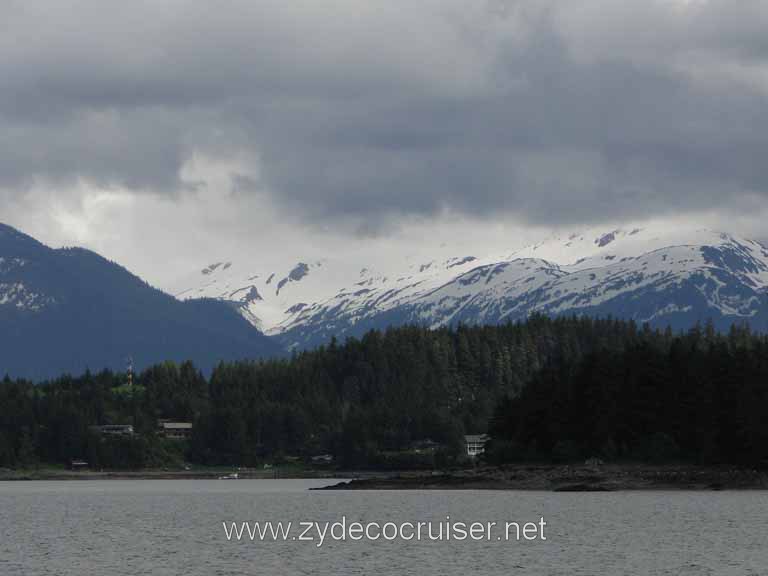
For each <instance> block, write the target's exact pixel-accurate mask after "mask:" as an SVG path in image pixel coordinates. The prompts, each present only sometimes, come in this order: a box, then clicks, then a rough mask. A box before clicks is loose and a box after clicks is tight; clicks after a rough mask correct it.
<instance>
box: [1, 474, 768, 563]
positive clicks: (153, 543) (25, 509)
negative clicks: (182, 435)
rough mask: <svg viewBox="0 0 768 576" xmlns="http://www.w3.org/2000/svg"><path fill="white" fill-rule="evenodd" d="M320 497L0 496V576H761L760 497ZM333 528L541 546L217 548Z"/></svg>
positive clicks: (292, 490)
mask: <svg viewBox="0 0 768 576" xmlns="http://www.w3.org/2000/svg"><path fill="white" fill-rule="evenodd" d="M319 484H320V483H319V482H316V481H303V480H295V481H291V480H279V481H277V480H276V481H272V480H254V481H249V480H238V481H229V482H227V481H190V480H185V481H126V482H122V481H101V482H72V481H70V482H18V483H13V482H11V483H0V575H3V576H16V575H19V576H35V575H56V576H70V575H78V576H81V575H94V576H96V575H98V576H106V575H109V576H122V575H131V576H134V575H138V574H146V575H158V576H159V575H168V576H170V575H173V576H178V575H185V576H197V575H205V576H208V575H217V574H220V575H227V576H229V575H235V574H248V575H251V574H267V575H283V574H343V575H347V574H393V575H394V574H397V575H404V574H419V575H427V574H440V575H452V574H457V575H458V574H462V575H463V574H504V575H509V574H521V575H525V574H535V575H557V574H563V575H568V576H573V575H579V574H584V575H590V576H594V575H600V574H616V575H622V576H623V575H629V574H674V575H681V574H691V575H705V574H717V575H728V574H761V575H764V574H768V493H766V492H618V493H586V494H574V493H571V494H562V493H560V494H554V493H545V492H475V491H471V492H459V491H425V492H416V491H408V492H393V491H387V492H310V491H308V490H307V489H308V488H309V487H310V486H317V485H319ZM344 515H346V517H347V523H348V524H349V523H351V522H355V521H361V522H378V523H380V524H383V523H385V522H387V521H393V522H396V523H403V522H409V521H410V522H414V523H416V522H419V521H428V520H434V521H440V520H443V521H444V520H445V517H446V516H448V515H449V516H450V517H451V521H452V522H462V521H463V522H467V523H471V522H475V521H479V522H486V521H496V522H500V523H502V524H503V523H505V522H507V521H509V522H512V521H518V522H527V521H536V522H538V521H539V520H540V518H541V517H542V516H543V517H544V519H545V521H546V523H547V524H546V527H545V529H544V536H545V537H546V541H543V540H534V541H520V542H518V541H516V540H513V541H503V540H502V541H498V540H497V539H496V538H493V539H492V540H491V541H487V540H486V541H470V540H465V541H457V540H452V541H445V540H444V541H429V540H422V541H421V542H416V541H414V540H411V541H403V540H400V539H397V540H395V541H385V540H383V539H380V540H378V541H373V542H372V541H365V540H363V541H356V542H353V541H349V540H348V541H346V542H339V541H330V537H329V536H327V538H326V541H325V542H324V543H323V545H322V546H320V547H318V546H317V544H318V542H317V535H316V534H315V538H316V540H315V541H313V542H308V541H298V540H296V541H293V540H290V539H289V540H288V541H280V542H274V541H268V542H264V541H256V542H252V541H250V540H247V539H246V540H245V541H240V542H237V541H228V540H227V538H226V535H225V531H224V528H223V526H222V522H223V521H227V522H232V521H246V520H247V521H266V520H271V521H278V520H282V521H284V522H288V521H292V522H294V523H298V522H301V521H320V522H325V521H328V522H334V521H338V520H341V518H342V516H344ZM434 527H435V531H434V533H433V535H437V524H435V525H434ZM337 532H338V531H337ZM408 533H409V531H408V530H406V535H408ZM246 534H247V533H246ZM293 534H294V535H297V534H298V532H294V533H293ZM371 534H372V535H375V531H373V532H371Z"/></svg>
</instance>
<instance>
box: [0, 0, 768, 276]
mask: <svg viewBox="0 0 768 576" xmlns="http://www.w3.org/2000/svg"><path fill="white" fill-rule="evenodd" d="M766 30H768V2H766V0H738V1H735V0H688V1H683V0H579V1H574V0H518V1H515V0H477V1H474V2H473V1H468V0H415V1H411V0H409V1H405V0H402V1H399V0H386V1H384V0H382V1H379V0H323V1H320V0H317V1H309V0H291V1H286V0H247V1H245V0H231V1H229V2H226V3H216V2H210V1H207V0H206V1H203V0H199V1H198V0H165V1H151V0H144V1H142V0H135V1H133V2H125V1H120V2H117V1H113V0H93V1H91V0H80V1H74V0H73V1H66V2H65V1H61V0H56V1H47V2H46V1H36V2H29V1H28V0H0V221H3V222H6V223H8V224H11V225H14V226H18V227H19V228H21V229H22V230H24V231H26V232H28V233H30V234H32V235H34V236H36V237H38V238H39V239H41V240H43V241H45V242H48V243H50V244H52V245H56V246H58V245H64V244H70V245H71V244H78V245H85V246H88V247H90V248H93V249H95V250H97V251H99V252H101V253H102V254H104V255H105V256H108V257H110V258H113V259H115V260H118V261H120V262H121V263H123V264H125V265H126V266H128V267H129V268H130V269H132V270H133V271H135V272H138V273H140V274H142V275H143V276H145V277H146V278H147V279H148V280H150V281H152V282H153V283H156V284H161V285H163V284H165V283H167V282H169V280H170V279H172V277H173V276H175V275H178V274H182V273H184V272H186V270H188V269H190V268H197V267H199V266H201V265H203V264H205V263H206V262H208V261H211V260H218V259H222V258H237V257H242V256H243V255H248V257H249V258H251V259H255V260H260V259H272V260H275V259H279V258H287V259H296V258H301V257H302V255H303V254H305V253H311V254H310V256H314V255H316V254H321V253H324V252H327V253H334V254H336V255H339V254H343V253H344V250H347V249H350V247H354V248H355V249H358V250H359V249H361V247H366V246H377V247H378V248H379V249H381V247H382V246H384V247H385V248H387V250H386V251H385V252H388V253H389V254H391V257H392V258H397V257H398V254H400V253H401V252H402V251H403V250H407V249H409V247H413V246H416V245H418V246H419V247H420V248H425V247H428V246H429V245H430V244H431V243H440V242H463V243H467V245H469V246H470V247H472V248H473V249H474V248H476V249H477V250H480V249H483V248H484V247H488V251H496V250H497V249H502V248H503V245H504V244H505V243H514V242H518V241H519V240H520V239H521V238H526V237H529V236H530V237H533V236H537V235H541V234H543V233H545V231H547V230H550V229H558V228H569V229H573V228H578V227H580V226H593V225H598V226H599V225H601V224H606V225H614V224H615V223H621V222H623V221H630V220H631V221H639V220H646V219H665V220H671V221H673V222H674V221H677V220H680V221H683V220H685V221H696V222H699V221H700V222H702V223H704V224H706V225H708V226H713V227H718V228H721V229H724V230H727V231H731V232H734V233H740V234H745V235H749V236H757V237H766V236H768V235H766V234H765V232H764V226H763V223H764V222H765V220H766V217H767V216H768V33H766Z"/></svg>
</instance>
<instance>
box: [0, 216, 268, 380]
mask: <svg viewBox="0 0 768 576" xmlns="http://www.w3.org/2000/svg"><path fill="white" fill-rule="evenodd" d="M0 326H2V327H3V329H2V330H1V331H0V374H5V373H8V374H11V375H13V376H21V377H29V378H33V379H42V378H46V377H51V376H55V375H58V374H61V373H64V372H67V373H80V372H83V371H85V370H87V369H91V370H94V371H96V370H101V369H103V368H111V369H123V368H124V367H125V363H126V358H127V357H129V356H130V357H133V359H134V361H135V363H136V366H137V368H142V367H144V366H149V365H151V364H154V363H157V362H160V361H164V360H177V361H183V360H188V359H190V360H194V361H195V363H196V364H197V365H198V366H199V367H200V368H201V369H203V370H205V371H208V370H210V369H212V368H213V366H214V365H215V364H216V363H217V362H218V361H220V360H235V359H245V358H257V357H261V356H274V355H279V354H281V353H282V350H281V349H280V347H279V345H277V344H276V343H274V342H273V341H272V340H270V339H268V338H266V337H265V336H264V335H263V334H261V333H260V332H258V331H257V330H254V329H253V327H252V326H251V325H250V324H249V323H247V322H246V321H245V320H244V319H243V318H242V317H240V316H238V315H237V314H235V313H233V311H232V309H231V306H229V305H227V304H225V303H223V302H221V301H216V300H214V299H201V300H190V301H186V302H181V301H179V300H177V299H176V298H174V297H173V296H171V295H168V294H166V293H164V292H162V291H161V290H158V289H156V288H153V287H151V286H150V285H149V284H148V283H147V282H146V281H144V280H142V279H141V278H139V277H138V276H135V275H134V274H132V273H130V272H129V271H128V270H126V269H125V268H124V267H122V266H120V265H119V264H116V263H114V262H111V261H109V260H107V259H106V258H104V257H102V256H100V255H98V254H96V253H95V252H92V251H90V250H86V249H83V248H59V249H53V248H49V247H48V246H45V245H44V244H42V243H40V242H38V241H37V240H35V239H34V238H32V237H30V236H27V235H26V234H23V233H22V232H19V231H18V230H16V229H14V228H11V227H10V226H7V225H0Z"/></svg>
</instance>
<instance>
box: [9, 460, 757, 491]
mask: <svg viewBox="0 0 768 576" xmlns="http://www.w3.org/2000/svg"><path fill="white" fill-rule="evenodd" d="M233 473H237V475H238V479H240V480H312V479H316V480H340V481H339V482H337V483H336V484H331V485H329V486H325V487H321V488H312V490H535V491H552V492H614V491H624V490H768V472H761V471H758V470H753V469H746V468H735V467H725V466H719V467H717V466H694V465H687V464H678V465H650V464H604V465H597V466H589V465H565V464H515V465H506V466H501V467H490V466H488V467H480V468H474V469H467V470H453V471H437V470H432V471H430V470H426V471H425V470H416V471H408V470H406V471H394V472H384V471H351V470H346V471H345V470H322V469H316V470H313V469H296V468H290V469H279V468H274V469H266V470H264V469H255V468H240V469H237V468H234V469H233V468H218V467H217V468H211V469H205V468H201V469H192V470H157V469H152V470H105V471H91V470H82V471H73V470H65V469H52V468H39V469H32V470H9V469H4V470H0V482H14V481H62V480H66V481H78V480H81V481H82V480H218V479H222V477H225V476H228V475H230V474H233ZM350 478H351V480H347V479H350Z"/></svg>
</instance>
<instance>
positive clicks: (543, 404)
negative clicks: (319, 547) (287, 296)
mask: <svg viewBox="0 0 768 576" xmlns="http://www.w3.org/2000/svg"><path fill="white" fill-rule="evenodd" d="M767 377H768V340H766V338H765V337H764V336H756V335H752V334H750V333H749V331H748V330H747V329H736V328H734V329H733V330H732V331H731V333H730V334H729V335H726V336H721V335H718V334H717V333H716V332H715V331H714V330H713V329H712V328H711V327H710V328H706V327H705V328H696V329H694V330H692V331H690V332H689V333H686V334H684V335H673V334H672V333H671V332H669V331H666V332H660V331H654V330H650V329H648V328H640V329H638V328H637V327H636V326H635V325H634V324H632V323H627V322H620V321H613V320H593V319H586V318H585V319H575V318H559V319H548V318H544V317H534V318H531V319H530V320H529V321H527V322H524V323H517V324H508V325H504V326H494V327H464V326H461V327H458V328H457V329H455V330H451V329H441V330H436V331H430V330H426V329H423V328H416V327H404V328H397V329H392V330H389V331H387V332H384V333H381V332H376V331H373V332H370V333H368V334H366V335H365V336H364V337H363V338H361V339H359V340H357V339H350V340H349V341H347V342H346V343H344V344H339V343H337V342H332V343H331V344H330V345H329V346H326V347H322V348H319V349H318V350H315V351H311V352H302V353H300V354H297V355H295V356H294V357H292V358H290V359H272V360H263V361H256V362H237V363H223V364H220V365H219V366H218V367H217V368H216V369H215V370H214V371H213V373H212V375H211V376H210V378H209V379H208V380H206V379H205V378H203V376H202V375H201V374H200V373H199V372H198V371H197V370H196V369H195V368H194V367H193V366H192V365H191V364H189V363H185V364H182V365H181V366H178V365H176V364H173V363H165V364H160V365H157V366H154V367H152V368H150V369H148V370H145V371H143V372H142V373H141V374H138V375H137V376H136V377H135V380H134V385H133V387H129V386H128V385H127V383H126V377H125V375H124V374H117V373H113V372H102V373H99V374H85V375H83V376H80V377H78V378H71V377H61V378H58V379H56V380H52V381H50V382H46V383H44V384H41V385H33V384H31V383H29V382H26V381H21V380H10V379H6V380H5V381H3V382H2V384H0V466H9V465H10V466H16V465H20V464H30V463H34V462H40V461H43V462H67V461H68V460H70V459H73V458H87V459H88V460H89V461H91V462H92V463H99V464H100V465H104V466H147V465H153V464H157V463H161V462H164V461H167V459H169V458H183V459H187V460H191V461H195V462H199V463H205V464H242V465H254V464H257V463H260V462H263V461H272V460H280V459H282V458H287V457H294V458H300V459H309V458H311V457H312V456H315V455H319V454H331V455H333V456H334V457H335V460H336V462H337V463H340V464H342V465H346V466H362V465H367V466H408V465H414V464H417V465H424V464H425V461H424V458H422V457H417V456H416V452H417V451H414V450H413V446H414V445H418V443H419V442H424V441H427V440H431V441H432V445H433V446H437V449H436V450H435V451H434V453H433V454H431V455H430V458H431V460H430V461H429V462H428V463H431V464H434V465H441V464H449V463H452V462H453V463H456V462H460V461H461V453H462V451H463V445H462V443H463V436H464V434H466V433H483V432H486V431H489V429H490V432H491V434H492V436H493V440H492V442H491V443H490V445H489V454H488V456H489V458H491V459H492V460H494V461H496V462H506V461H515V460H570V459H583V458H586V457H591V456H599V457H602V458H606V459H614V458H615V459H619V458H624V459H639V460H670V459H680V460H690V461H697V462H699V461H702V462H720V461H733V462H738V463H750V464H761V463H762V462H763V459H764V458H766V457H767V456H766V454H768V448H766V447H767V446H768V444H766V442H765V440H768V425H767V424H764V423H763V422H764V421H765V419H764V418H763V417H762V416H763V413H764V412H765V409H766V407H768V378H767ZM161 418H166V419H176V420H186V421H191V422H193V423H194V432H193V435H192V438H191V439H190V440H189V442H188V443H187V444H184V446H183V450H182V451H181V452H179V448H178V445H174V446H175V447H174V448H173V449H172V450H171V449H170V448H169V446H168V445H167V444H166V443H163V442H161V441H160V440H159V439H158V438H156V437H155V429H156V422H157V420H158V419H161ZM121 423H123V424H124V423H131V424H133V425H134V427H135V430H136V432H137V434H136V435H135V436H134V437H133V438H131V439H123V440H120V441H118V440H110V441H109V442H106V443H105V441H104V439H98V438H94V437H93V435H92V434H91V433H89V430H88V427H89V426H91V425H95V424H121ZM169 450H170V452H169ZM174 450H175V451H176V452H174Z"/></svg>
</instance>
